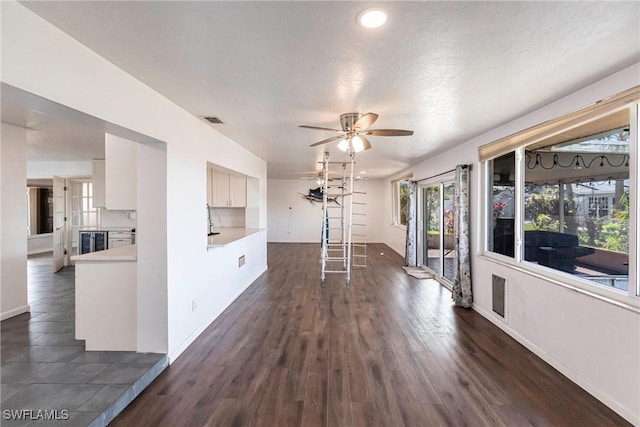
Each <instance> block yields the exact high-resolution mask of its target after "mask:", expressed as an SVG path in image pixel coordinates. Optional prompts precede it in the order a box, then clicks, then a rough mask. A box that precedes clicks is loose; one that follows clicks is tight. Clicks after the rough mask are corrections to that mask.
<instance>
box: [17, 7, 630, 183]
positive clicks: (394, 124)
mask: <svg viewBox="0 0 640 427" xmlns="http://www.w3.org/2000/svg"><path fill="white" fill-rule="evenodd" d="M23 4H25V5H26V6H27V7H28V8H30V9H32V10H33V11H35V12H36V13H38V14H40V15H41V16H43V17H44V18H45V19H47V20H48V21H50V22H51V23H53V24H54V25H56V26H58V27H59V28H61V29H62V30H64V31H65V32H67V33H69V34H71V35H72V36H73V37H75V38H76V39H78V40H79V41H80V42H82V43H83V44H85V45H86V46H88V47H89V48H91V49H93V50H94V51H96V52H97V53H99V54H100V55H103V56H104V57H105V58H107V59H108V60H109V61H111V62H113V63H114V64H116V65H118V66H119V67H121V68H122V69H123V70H125V71H127V72H128V73H130V74H132V75H134V76H135V77H137V78H138V79H140V80H141V81H143V82H144V83H146V84H147V85H149V86H150V87H152V88H154V89H156V90H157V91H158V92H160V93H162V94H163V95H165V96H166V97H167V98H169V99H171V100H173V101H174V102H176V103H177V104H178V105H180V106H182V107H183V108H185V109H186V110H187V111H190V112H191V113H193V114H194V115H196V116H204V115H215V116H218V117H220V118H221V119H222V120H223V121H224V122H225V123H224V124H223V125H214V127H215V128H216V129H218V130H219V131H220V132H222V133H223V134H225V135H227V136H229V137H230V138H232V139H233V140H235V141H237V142H238V143H240V144H242V145H243V146H245V147H246V148H248V149H249V150H251V151H252V152H254V153H256V154H257V155H258V156H260V157H262V158H264V159H265V160H267V162H268V175H269V177H271V178H277V177H297V176H299V175H301V174H305V173H309V172H312V171H314V170H315V169H316V167H317V165H316V161H317V160H318V159H319V158H320V157H321V153H322V151H323V148H322V147H321V148H309V144H311V143H313V142H316V141H319V140H321V139H324V138H327V137H329V136H332V135H331V134H330V133H327V132H322V131H313V130H308V129H299V128H298V127H297V126H298V125H300V124H306V125H315V126H325V127H337V126H338V125H339V124H338V116H339V115H340V114H341V113H344V112H352V111H357V112H362V113H365V112H368V111H373V112H376V113H378V114H380V118H379V119H378V122H377V123H376V126H375V127H383V128H401V129H412V130H414V131H415V134H414V136H411V137H397V138H383V137H373V138H371V141H372V144H373V149H372V150H369V151H366V152H364V153H361V154H358V156H357V161H358V169H359V170H366V171H367V174H368V175H370V176H374V177H375V176H387V175H389V174H391V173H394V172H397V171H399V170H402V169H404V168H406V167H407V166H409V165H410V164H414V163H417V162H418V161H420V160H422V159H424V158H425V157H426V156H429V155H433V154H435V153H438V152H441V151H444V150H446V149H448V148H450V147H452V146H454V145H456V144H459V143H462V142H464V141H465V140H467V139H469V138H470V137H473V136H476V135H478V134H480V133H482V132H484V131H487V130H489V129H491V128H494V127H496V126H498V125H500V124H502V123H505V122H507V121H509V120H511V119H513V118H516V117H518V116H521V115H523V114H525V113H526V112H529V111H531V110H533V109H535V108H537V107H540V106H542V105H545V104H547V103H549V102H551V101H553V100H555V99H557V98H559V97H562V96H564V95H566V94H568V93H570V92H572V91H574V90H576V89H578V88H581V87H583V86H585V85H587V84H590V83H592V82H594V81H596V80H598V79H599V78H602V77H604V76H606V75H608V74H610V73H612V72H614V71H617V70H619V69H621V68H623V67H625V66H628V65H631V64H632V63H634V62H637V61H638V60H639V58H640V42H639V40H640V30H639V28H640V25H639V23H640V19H639V16H640V4H639V3H638V2H616V3H611V2H389V3H376V4H375V5H376V6H381V5H382V6H383V7H384V8H385V9H387V10H388V12H389V15H390V19H389V21H388V23H387V24H386V25H385V26H384V27H382V28H379V29H375V30H370V29H365V28H362V27H359V26H357V25H356V23H355V18H356V15H357V14H358V12H360V11H361V10H363V9H365V8H366V7H368V6H372V5H373V4H370V3H368V2H312V1H305V2H268V1H267V2H23ZM328 148H329V149H330V151H331V152H332V154H333V153H336V154H337V153H339V151H338V150H337V149H336V148H335V144H330V145H329V146H328ZM334 158H335V157H334ZM211 160H213V161H215V159H211Z"/></svg>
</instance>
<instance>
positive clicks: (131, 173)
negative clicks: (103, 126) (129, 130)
mask: <svg viewBox="0 0 640 427" xmlns="http://www.w3.org/2000/svg"><path fill="white" fill-rule="evenodd" d="M104 151H105V161H104V164H105V207H106V208H107V209H111V210H135V209H136V205H137V173H138V167H137V162H138V155H137V154H138V144H137V143H136V142H134V141H130V140H128V139H124V138H120V137H117V136H115V135H110V134H105V139H104Z"/></svg>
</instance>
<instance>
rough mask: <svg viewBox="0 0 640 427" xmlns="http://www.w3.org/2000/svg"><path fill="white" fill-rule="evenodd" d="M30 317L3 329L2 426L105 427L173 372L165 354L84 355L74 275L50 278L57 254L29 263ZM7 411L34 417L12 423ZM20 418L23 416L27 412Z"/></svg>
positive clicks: (1, 325)
mask: <svg viewBox="0 0 640 427" xmlns="http://www.w3.org/2000/svg"><path fill="white" fill-rule="evenodd" d="M27 265H28V267H27V268H28V280H29V286H28V289H29V305H30V306H31V313H25V314H22V315H20V316H16V317H13V318H11V319H7V320H4V321H2V322H0V331H1V333H0V335H1V339H0V359H1V372H0V377H1V379H2V381H1V382H2V390H1V392H0V399H1V403H0V407H1V409H2V411H1V412H0V424H1V425H2V426H26V425H33V426H39V425H61V426H104V425H106V424H108V423H109V421H111V420H112V419H113V418H114V417H115V416H116V415H117V414H118V413H119V412H120V411H122V410H123V409H124V408H125V407H126V405H127V404H128V403H129V402H131V401H132V400H133V399H134V398H135V397H136V396H137V395H138V394H139V393H140V392H141V391H142V390H143V389H144V388H145V387H146V386H147V385H148V384H149V383H151V381H153V379H154V378H155V377H156V376H158V375H159V374H160V372H162V371H163V370H164V369H165V368H166V366H167V358H166V356H165V355H161V354H151V353H147V354H143V353H134V352H102V351H91V352H86V351H84V341H78V340H76V339H75V337H74V336H75V319H74V311H75V300H74V297H75V291H74V268H73V267H65V268H64V269H62V270H61V271H60V272H58V273H55V274H53V273H51V254H45V255H40V256H33V257H29V260H28V264H27ZM7 410H16V411H20V410H33V411H34V412H31V413H28V414H27V415H29V418H39V417H40V418H43V417H44V416H45V414H44V413H40V414H38V413H37V412H35V411H38V410H43V411H45V410H46V411H51V410H58V411H59V412H58V413H57V414H56V413H51V412H49V414H53V415H58V417H59V418H63V417H65V415H64V414H66V413H67V412H62V411H63V410H65V411H68V419H66V420H59V421H56V422H52V421H51V420H38V419H36V420H32V419H29V420H24V419H23V420H15V419H13V420H11V419H6V416H7V415H8V414H7V412H6V411H7ZM21 414H23V415H24V414H25V413H23V412H21Z"/></svg>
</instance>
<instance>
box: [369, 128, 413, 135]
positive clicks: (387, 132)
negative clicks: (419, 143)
mask: <svg viewBox="0 0 640 427" xmlns="http://www.w3.org/2000/svg"><path fill="white" fill-rule="evenodd" d="M362 133H363V134H365V135H373V136H411V135H413V131H412V130H403V129H370V130H367V131H364V132H362Z"/></svg>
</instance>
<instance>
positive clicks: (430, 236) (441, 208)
mask: <svg viewBox="0 0 640 427" xmlns="http://www.w3.org/2000/svg"><path fill="white" fill-rule="evenodd" d="M454 194H455V184H454V182H453V176H445V177H441V180H439V181H437V182H428V183H424V184H420V185H419V186H418V265H420V266H422V267H424V268H426V269H428V270H430V271H431V272H432V273H433V274H435V276H436V278H437V279H438V280H439V281H440V282H441V283H442V284H444V285H445V286H446V287H447V288H449V289H451V286H452V283H453V272H454V270H453V266H454V262H455V256H456V252H455V251H454V238H453V233H454V226H455V221H456V218H455V210H454Z"/></svg>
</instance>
